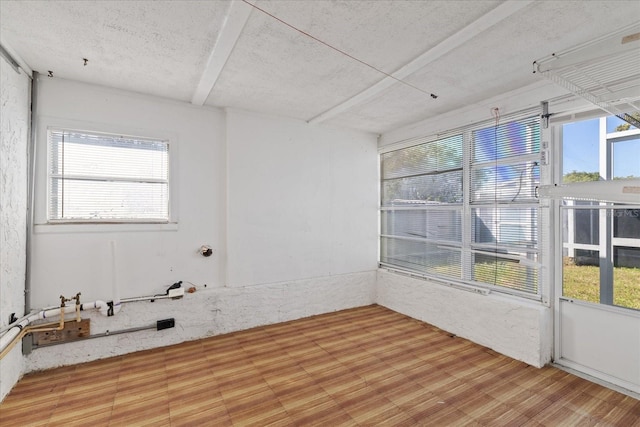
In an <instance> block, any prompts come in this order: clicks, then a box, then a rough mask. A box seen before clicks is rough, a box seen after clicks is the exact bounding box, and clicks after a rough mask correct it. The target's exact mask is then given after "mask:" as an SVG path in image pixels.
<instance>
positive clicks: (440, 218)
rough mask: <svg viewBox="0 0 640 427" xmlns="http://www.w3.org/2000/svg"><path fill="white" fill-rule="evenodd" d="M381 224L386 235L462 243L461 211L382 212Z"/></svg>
mask: <svg viewBox="0 0 640 427" xmlns="http://www.w3.org/2000/svg"><path fill="white" fill-rule="evenodd" d="M381 224H382V234H385V235H393V236H402V237H413V238H423V239H431V240H450V241H454V242H460V241H462V214H461V212H460V211H459V210H450V209H446V210H444V209H438V210H393V211H382V212H381Z"/></svg>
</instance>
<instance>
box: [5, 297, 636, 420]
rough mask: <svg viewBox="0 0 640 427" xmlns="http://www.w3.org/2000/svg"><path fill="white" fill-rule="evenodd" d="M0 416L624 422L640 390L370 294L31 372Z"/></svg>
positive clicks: (629, 417)
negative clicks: (451, 330) (314, 312)
mask: <svg viewBox="0 0 640 427" xmlns="http://www.w3.org/2000/svg"><path fill="white" fill-rule="evenodd" d="M142 333H144V332H142ZM96 345H99V341H96ZM0 425H2V426H3V427H9V426H40V425H43V426H44V425H52V426H53V425H66V426H68V425H87V426H107V425H113V426H137V425H152V426H169V425H170V426H183V425H194V426H225V425H229V426H230V425H242V426H244V425H255V426H267V425H277V426H289V425H295V426H310V425H320V426H340V425H344V426H352V425H365V426H374V425H376V426H377V425H380V426H399V425H403V426H414V425H425V426H449V425H470V426H471V425H488V426H538V425H549V426H590V425H602V426H624V427H630V426H640V401H638V400H636V399H633V398H631V397H628V396H626V395H623V394H620V393H617V392H615V391H612V390H609V389H607V388H604V387H601V386H599V385H596V384H593V383H591V382H588V381H586V380H583V379H581V378H578V377H575V376H573V375H571V374H568V373H566V372H564V371H560V370H558V369H555V368H551V367H547V368H544V369H536V368H532V367H530V366H527V365H526V364H524V363H521V362H517V361H515V360H512V359H509V358H508V357H505V356H501V355H499V354H497V353H495V352H493V351H491V350H489V349H487V348H485V347H481V346H478V345H476V344H473V343H471V342H469V341H467V340H464V339H461V338H457V337H453V336H451V335H449V334H447V333H446V332H443V331H441V330H439V329H437V328H434V327H432V326H430V325H427V324H424V323H422V322H418V321H416V320H413V319H411V318H408V317H405V316H403V315H400V314H398V313H395V312H393V311H390V310H387V309H385V308H383V307H380V306H369V307H363V308H357V309H352V310H346V311H342V312H337V313H331V314H326V315H322V316H316V317H312V318H308V319H302V320H297V321H293V322H288V323H283V324H278V325H272V326H266V327H262V328H256V329H252V330H249V331H243V332H238V333H233V334H228V335H223V336H218V337H214V338H209V339H203V340H199V341H193V342H188V343H183V344H180V345H175V346H171V347H165V348H159V349H154V350H150V351H144V352H139V353H134V354H130V355H127V356H121V357H115V358H111V359H106V360H101V361H97V362H91V363H85V364H82V365H76V366H70V367H65V368H60V369H54V370H50V371H45V372H40V373H34V374H30V375H27V376H25V377H24V378H23V379H22V380H21V381H20V382H19V383H18V384H17V385H16V386H15V388H14V389H13V390H12V391H11V393H10V394H9V395H8V396H7V397H6V399H5V400H4V402H3V403H2V404H1V405H0Z"/></svg>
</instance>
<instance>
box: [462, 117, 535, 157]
mask: <svg viewBox="0 0 640 427" xmlns="http://www.w3.org/2000/svg"><path fill="white" fill-rule="evenodd" d="M539 151H540V126H539V124H538V118H537V117H531V118H528V119H524V120H519V121H514V122H509V123H504V124H501V125H498V126H497V127H496V126H491V127H487V128H484V129H480V130H476V131H474V132H473V161H474V162H475V163H480V162H489V161H495V160H501V159H506V158H510V157H517V156H522V155H526V154H533V153H538V152H539Z"/></svg>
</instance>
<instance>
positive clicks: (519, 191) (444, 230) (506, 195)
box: [380, 113, 540, 295]
mask: <svg viewBox="0 0 640 427" xmlns="http://www.w3.org/2000/svg"><path fill="white" fill-rule="evenodd" d="M530 114H531V113H530ZM423 141H425V140H424V139H422V140H416V145H413V146H410V147H407V148H402V149H398V150H394V151H390V152H386V153H383V154H381V207H380V210H381V212H380V221H381V230H380V263H381V265H382V266H387V267H391V268H398V269H401V270H404V271H408V272H410V273H417V274H420V275H424V276H427V277H434V278H440V279H445V280H452V281H454V282H462V283H467V284H472V285H474V286H482V287H489V288H492V287H494V288H496V289H497V290H502V291H506V292H512V293H514V292H515V293H520V292H522V293H526V294H536V295H538V294H539V283H538V273H539V260H538V258H539V257H538V233H539V230H538V215H539V205H538V199H537V195H536V187H537V186H538V185H539V182H540V168H539V156H540V126H539V118H538V117H537V116H526V115H525V116H522V115H521V116H520V117H517V116H514V117H512V118H511V119H509V120H506V121H505V123H494V124H492V125H488V124H484V125H479V126H472V127H468V128H465V129H462V130H461V131H460V132H457V133H452V134H451V135H449V136H447V137H446V138H438V139H435V140H430V141H426V142H423ZM464 153H468V154H467V155H463V154H464Z"/></svg>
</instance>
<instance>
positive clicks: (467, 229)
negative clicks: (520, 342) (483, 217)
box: [379, 108, 549, 303]
mask: <svg viewBox="0 0 640 427" xmlns="http://www.w3.org/2000/svg"><path fill="white" fill-rule="evenodd" d="M539 114H540V110H539V109H538V108H534V109H528V110H525V111H522V112H518V113H516V114H511V115H508V116H505V117H503V118H502V119H501V120H500V123H501V124H502V123H507V122H511V121H514V120H518V119H523V118H526V117H532V116H538V115H539ZM494 123H495V122H494V121H491V120H488V121H485V122H481V123H476V124H472V125H469V126H464V127H462V128H459V129H453V130H450V131H447V132H446V133H442V134H438V135H433V136H428V137H419V138H412V139H409V140H405V141H400V142H398V143H395V144H390V145H387V146H385V147H383V148H381V149H380V150H379V154H380V161H381V160H382V155H383V154H385V153H388V152H391V151H395V150H400V149H404V148H408V147H412V146H415V145H419V144H423V143H425V142H433V141H436V140H440V139H443V138H446V137H448V136H451V135H455V134H460V133H462V134H463V138H464V141H463V153H464V156H463V203H462V206H460V209H461V210H462V215H463V217H462V242H461V245H460V249H461V252H462V253H461V257H462V258H461V269H462V274H463V277H462V279H461V280H453V279H450V278H446V277H441V276H435V275H431V274H427V273H420V272H416V271H410V270H406V269H403V268H401V267H396V266H393V265H390V264H386V263H383V262H380V260H379V265H380V267H381V268H386V269H389V270H391V271H397V272H400V273H404V274H408V275H410V276H413V277H418V278H424V279H427V280H430V281H434V282H436V283H443V284H446V285H450V286H454V287H457V288H462V289H465V290H470V291H473V292H477V293H481V294H485V295H486V294H488V293H489V292H492V291H496V292H500V293H503V294H507V295H512V296H516V297H521V298H525V299H532V300H536V301H543V300H544V301H543V302H545V303H547V301H546V300H547V299H548V291H547V290H546V288H547V284H546V283H545V281H546V280H548V276H547V274H545V273H546V272H543V269H542V265H543V264H542V262H543V259H545V258H546V257H547V256H546V254H545V255H544V256H543V252H544V250H545V249H546V248H547V246H548V231H545V230H544V228H545V227H543V225H546V224H547V222H548V218H546V216H545V215H546V214H547V212H546V211H548V209H543V207H544V206H543V204H542V203H537V204H535V207H536V208H537V210H538V219H537V222H538V227H537V236H536V237H537V242H538V243H537V248H536V250H535V251H536V252H537V255H538V259H537V261H535V262H533V261H532V262H531V263H530V264H531V266H533V267H534V268H536V270H537V277H538V283H537V285H538V286H537V292H535V293H533V292H525V291H520V290H518V289H513V288H509V287H504V286H499V285H498V286H495V285H492V284H487V283H482V282H476V281H473V280H470V278H469V277H468V276H467V273H466V272H465V271H466V270H467V268H466V266H470V265H471V263H472V262H473V261H472V259H473V256H472V254H473V253H474V252H477V251H476V250H475V249H474V247H478V246H482V244H478V243H475V244H474V243H472V236H471V221H472V220H473V218H472V209H473V208H475V207H483V206H484V205H483V204H472V203H470V198H471V193H470V184H471V170H472V164H473V162H472V158H471V157H472V150H471V144H472V142H471V134H472V132H473V131H474V130H478V129H482V128H487V127H491V126H492V125H493V124H494ZM540 134H541V135H540V138H541V140H540V144H541V146H540V152H542V151H543V150H546V149H547V148H548V142H546V143H545V142H543V141H544V140H545V138H547V136H546V135H545V132H543V131H542V124H541V126H540ZM540 152H539V153H536V154H529V155H525V156H521V158H520V159H519V161H536V162H540V163H539V164H540V180H541V182H540V184H543V183H546V182H547V181H548V177H549V174H548V172H547V168H548V166H547V165H546V164H545V165H544V166H543V165H542V164H541V159H540ZM547 154H548V153H547ZM510 163H514V160H513V159H506V160H499V161H498V164H510ZM381 183H382V176H381V177H380V180H379V184H381ZM381 197H382V195H381ZM454 206H455V205H450V206H449V207H454ZM530 206H534V204H532V203H529V204H527V203H522V204H514V205H513V207H514V208H515V207H523V208H526V207H530ZM384 210H386V209H385V207H383V206H382V199H380V203H379V211H380V213H382V212H383V211H384ZM380 218H382V216H381V215H380ZM505 225H506V223H505ZM380 227H382V224H380ZM382 237H384V236H383V235H382V233H381V228H379V238H382ZM379 244H380V243H379ZM454 246H457V245H454ZM381 255H382V253H381V248H380V250H379V256H381ZM501 258H502V257H501ZM505 258H509V255H507V256H506V257H505Z"/></svg>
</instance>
